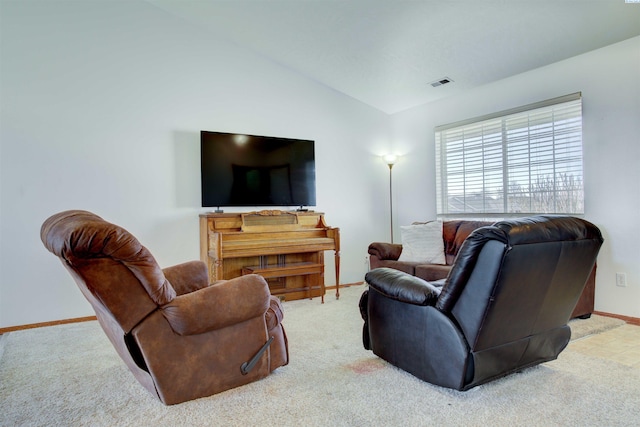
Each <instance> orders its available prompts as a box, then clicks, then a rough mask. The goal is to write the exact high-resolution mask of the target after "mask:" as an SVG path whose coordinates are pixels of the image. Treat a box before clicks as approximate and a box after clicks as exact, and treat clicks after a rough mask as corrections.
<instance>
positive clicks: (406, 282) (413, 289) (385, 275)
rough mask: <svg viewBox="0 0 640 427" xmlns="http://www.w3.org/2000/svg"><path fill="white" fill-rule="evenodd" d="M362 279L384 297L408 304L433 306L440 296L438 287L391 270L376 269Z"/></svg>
mask: <svg viewBox="0 0 640 427" xmlns="http://www.w3.org/2000/svg"><path fill="white" fill-rule="evenodd" d="M364 279H365V281H366V282H367V283H368V284H369V286H370V287H372V288H373V289H375V290H376V291H378V292H380V293H382V294H383V295H385V296H386V297H389V298H392V299H395V300H398V301H401V302H406V303H409V304H414V305H434V304H435V303H436V301H437V300H438V297H439V296H440V288H439V287H437V286H434V285H432V284H431V283H429V282H427V281H426V280H422V279H420V278H418V277H415V276H412V275H410V274H407V273H404V272H402V271H398V270H395V269H393V268H386V267H383V268H376V269H374V270H371V271H370V272H368V273H367V274H366V275H365V277H364Z"/></svg>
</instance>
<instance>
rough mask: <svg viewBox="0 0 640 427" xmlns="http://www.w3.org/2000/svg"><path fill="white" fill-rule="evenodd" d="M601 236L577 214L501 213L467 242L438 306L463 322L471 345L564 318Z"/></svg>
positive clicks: (497, 341)
mask: <svg viewBox="0 0 640 427" xmlns="http://www.w3.org/2000/svg"><path fill="white" fill-rule="evenodd" d="M602 242H603V239H602V235H601V233H600V230H599V229H598V228H597V227H596V226H594V225H593V224H591V223H589V222H587V221H584V220H582V219H579V218H574V217H561V216H537V217H530V218H522V219H516V220H508V221H501V222H498V223H496V224H494V225H493V226H487V227H483V228H480V229H478V230H476V231H474V232H473V233H472V234H471V235H470V236H469V237H468V238H467V240H466V241H465V242H464V244H463V245H462V248H461V249H460V251H459V253H458V257H457V258H456V261H455V263H454V265H453V266H452V269H451V272H450V274H449V276H448V277H447V280H446V282H445V285H444V286H443V289H442V293H441V295H440V297H439V299H438V301H437V303H436V307H437V308H438V309H439V310H440V311H442V312H444V313H446V314H448V315H449V316H451V317H453V318H454V319H455V321H456V322H457V323H458V324H459V325H460V328H461V329H462V332H463V334H464V335H465V338H466V339H467V342H468V344H469V346H470V347H471V350H472V351H482V350H484V349H487V348H492V347H497V346H500V345H503V344H506V343H510V342H514V341H518V340H522V339H526V338H527V337H530V336H533V335H536V334H538V333H541V332H543V331H549V330H552V329H554V328H560V327H563V326H564V325H566V323H567V322H568V320H569V318H570V316H571V312H572V310H573V308H574V307H575V305H576V303H577V301H578V299H579V297H580V294H581V293H582V290H583V288H584V285H585V283H586V281H587V279H588V277H589V274H590V273H591V270H592V269H593V267H594V264H595V261H596V257H597V254H598V251H599V250H600V246H601V245H602Z"/></svg>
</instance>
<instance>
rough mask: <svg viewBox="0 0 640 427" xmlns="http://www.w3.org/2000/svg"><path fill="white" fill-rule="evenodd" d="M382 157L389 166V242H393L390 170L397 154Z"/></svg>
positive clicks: (391, 175)
mask: <svg viewBox="0 0 640 427" xmlns="http://www.w3.org/2000/svg"><path fill="white" fill-rule="evenodd" d="M383 159H384V162H385V163H386V164H387V166H389V214H390V215H389V216H390V218H391V220H390V229H391V243H393V173H392V172H391V169H393V165H394V164H395V163H396V160H398V156H396V155H395V154H387V155H386V156H384V157H383Z"/></svg>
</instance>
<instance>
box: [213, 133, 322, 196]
mask: <svg viewBox="0 0 640 427" xmlns="http://www.w3.org/2000/svg"><path fill="white" fill-rule="evenodd" d="M200 155H201V157H200V160H201V178H202V206H203V207H221V206H300V207H304V206H315V204H316V169H315V152H314V141H310V140H304V139H290V138H276V137H269V136H255V135H242V134H233V133H222V132H209V131H201V132H200Z"/></svg>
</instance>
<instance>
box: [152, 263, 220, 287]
mask: <svg viewBox="0 0 640 427" xmlns="http://www.w3.org/2000/svg"><path fill="white" fill-rule="evenodd" d="M162 272H163V273H164V277H165V278H166V279H167V280H168V281H169V283H171V286H173V289H175V291H176V294H178V295H183V294H188V293H189V292H193V291H197V290H198V289H202V288H206V287H207V286H209V275H208V271H207V264H205V263H204V262H202V261H189V262H185V263H182V264H178V265H174V266H172V267H167V268H164V269H163V270H162Z"/></svg>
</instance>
